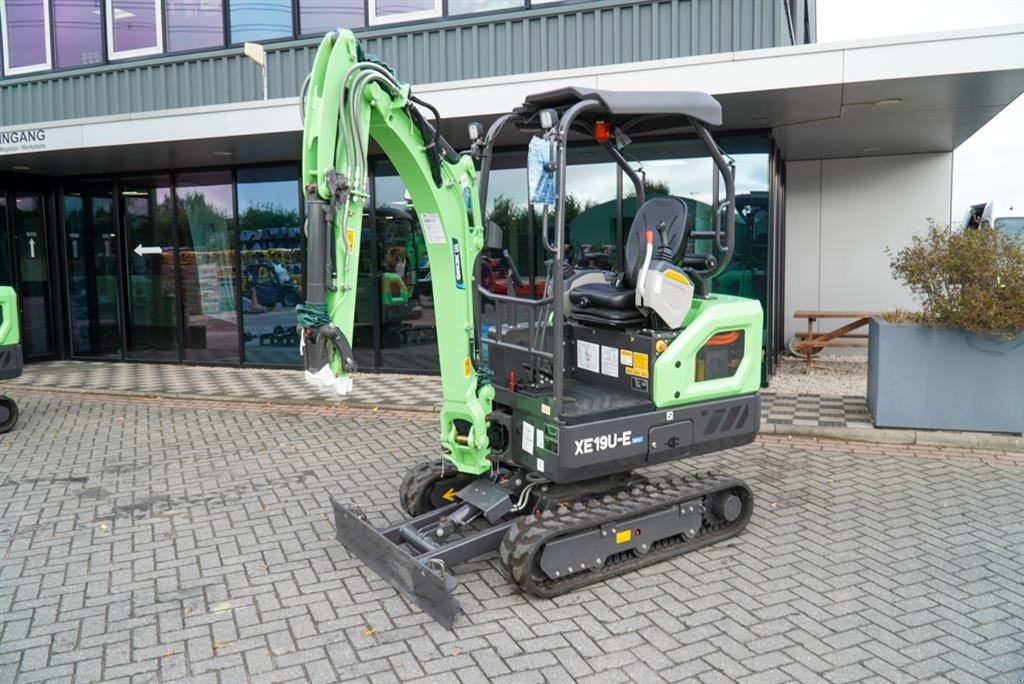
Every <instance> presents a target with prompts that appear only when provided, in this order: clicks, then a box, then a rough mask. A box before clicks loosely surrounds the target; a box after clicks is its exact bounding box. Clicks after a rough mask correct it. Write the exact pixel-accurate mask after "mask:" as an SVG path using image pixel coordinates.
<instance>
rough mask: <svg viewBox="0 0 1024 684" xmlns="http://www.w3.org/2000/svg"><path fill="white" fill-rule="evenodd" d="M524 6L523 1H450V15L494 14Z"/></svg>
mask: <svg viewBox="0 0 1024 684" xmlns="http://www.w3.org/2000/svg"><path fill="white" fill-rule="evenodd" d="M522 6H523V0H448V14H472V13H474V12H494V11H495V10H503V9H509V8H514V7H522Z"/></svg>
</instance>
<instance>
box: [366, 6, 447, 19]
mask: <svg viewBox="0 0 1024 684" xmlns="http://www.w3.org/2000/svg"><path fill="white" fill-rule="evenodd" d="M369 9H370V17H369V19H370V24H395V23H398V22H402V21H416V20H417V19H432V18H434V17H439V16H441V0H369Z"/></svg>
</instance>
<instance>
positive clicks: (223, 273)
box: [175, 171, 241, 364]
mask: <svg viewBox="0 0 1024 684" xmlns="http://www.w3.org/2000/svg"><path fill="white" fill-rule="evenodd" d="M175 192H176V193H177V217H178V262H179V263H178V272H179V276H180V279H181V312H182V330H183V331H184V333H185V360H186V361H193V362H202V363H232V364H234V363H239V362H240V361H241V350H240V340H241V337H240V331H239V327H238V304H239V302H238V269H237V266H236V264H237V262H238V259H237V253H236V249H237V248H236V237H237V236H236V229H235V210H234V198H233V197H232V182H231V172H230V171H205V172H201V173H183V174H179V175H178V176H177V177H176V183H175Z"/></svg>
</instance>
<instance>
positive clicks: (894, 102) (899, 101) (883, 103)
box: [875, 97, 903, 107]
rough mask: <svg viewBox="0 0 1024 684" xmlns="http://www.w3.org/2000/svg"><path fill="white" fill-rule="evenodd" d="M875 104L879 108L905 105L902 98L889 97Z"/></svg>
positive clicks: (876, 101)
mask: <svg viewBox="0 0 1024 684" xmlns="http://www.w3.org/2000/svg"><path fill="white" fill-rule="evenodd" d="M875 104H876V105H878V106H879V107H890V106H892V105H898V104H903V98H902V97H887V98H885V99H883V100H875Z"/></svg>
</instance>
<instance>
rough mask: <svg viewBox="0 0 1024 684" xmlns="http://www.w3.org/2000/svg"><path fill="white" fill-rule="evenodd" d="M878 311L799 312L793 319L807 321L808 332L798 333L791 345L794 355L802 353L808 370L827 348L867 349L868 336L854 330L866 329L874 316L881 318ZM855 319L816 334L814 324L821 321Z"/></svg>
mask: <svg viewBox="0 0 1024 684" xmlns="http://www.w3.org/2000/svg"><path fill="white" fill-rule="evenodd" d="M881 315H882V314H881V313H879V312H877V311H797V312H795V313H794V314H793V318H806V319H807V332H798V333H797V334H796V339H794V340H793V342H792V343H791V344H790V350H791V351H793V352H794V353H802V354H803V355H804V359H806V361H807V369H810V367H811V357H812V356H814V355H815V354H816V353H818V352H819V351H821V350H822V349H824V348H825V347H867V346H868V339H867V338H868V334H867V333H857V332H854V330H858V329H859V328H862V327H864V326H865V325H867V324H868V321H870V320H871V317H872V316H881ZM823 318H824V319H853V321H852V322H850V323H847V324H846V325H842V326H840V327H838V328H836V329H835V330H829V331H827V332H820V331H819V332H815V331H814V324H815V323H816V322H818V321H819V320H821V319H823Z"/></svg>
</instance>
